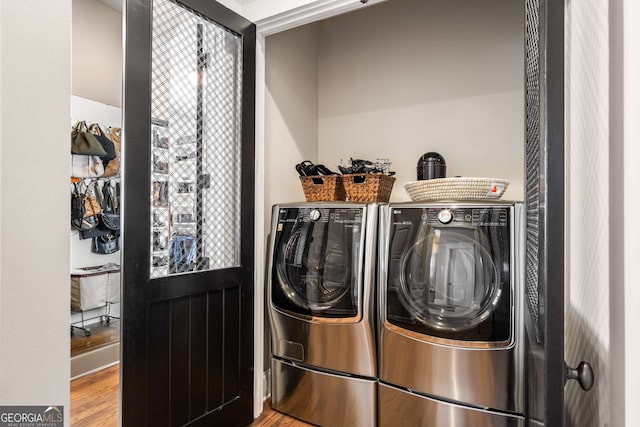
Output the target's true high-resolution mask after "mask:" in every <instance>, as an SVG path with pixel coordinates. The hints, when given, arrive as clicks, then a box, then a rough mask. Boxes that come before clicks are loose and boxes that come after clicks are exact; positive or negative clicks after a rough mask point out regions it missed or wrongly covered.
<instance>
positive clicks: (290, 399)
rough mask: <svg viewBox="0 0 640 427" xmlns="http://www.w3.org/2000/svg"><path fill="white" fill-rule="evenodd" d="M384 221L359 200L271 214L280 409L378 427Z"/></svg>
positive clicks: (275, 393)
mask: <svg viewBox="0 0 640 427" xmlns="http://www.w3.org/2000/svg"><path fill="white" fill-rule="evenodd" d="M377 214H378V206H377V205H365V204H353V203H303V204H287V205H276V206H274V207H273V212H272V232H271V238H270V252H269V253H270V254H271V255H270V256H269V264H268V280H267V292H268V301H269V307H268V312H269V319H270V324H271V354H272V358H271V368H272V371H271V374H272V393H271V402H272V406H273V408H274V409H276V410H278V411H281V412H284V413H286V414H289V415H292V416H294V417H296V418H299V419H302V420H304V421H307V422H310V423H312V424H317V425H326V424H327V423H330V424H331V425H332V426H366V427H370V426H374V425H376V422H377V421H376V393H377V379H376V376H377V352H376V328H375V323H374V322H375V318H376V310H375V307H374V301H375V298H374V297H375V293H374V291H373V288H372V286H373V283H374V277H375V270H376V267H375V259H376V240H377V235H376V231H377V230H376V229H377V220H378V216H377Z"/></svg>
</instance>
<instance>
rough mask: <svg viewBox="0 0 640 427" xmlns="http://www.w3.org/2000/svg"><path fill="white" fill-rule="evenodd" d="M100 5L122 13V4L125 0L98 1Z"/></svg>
mask: <svg viewBox="0 0 640 427" xmlns="http://www.w3.org/2000/svg"><path fill="white" fill-rule="evenodd" d="M98 1H99V2H100V3H102V4H105V5H107V6H109V7H110V8H111V9H115V10H117V11H118V12H120V13H122V4H123V3H124V0H98Z"/></svg>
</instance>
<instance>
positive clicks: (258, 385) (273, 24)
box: [254, 0, 567, 418]
mask: <svg viewBox="0 0 640 427" xmlns="http://www.w3.org/2000/svg"><path fill="white" fill-rule="evenodd" d="M383 1H391V0H369V1H367V0H361V1H360V2H356V1H354V0H322V1H316V2H313V3H311V4H307V5H304V6H300V7H297V8H294V9H292V10H289V11H285V12H282V13H279V14H276V15H273V16H270V17H267V18H264V19H260V20H256V21H255V24H256V120H255V123H256V152H255V159H256V163H255V174H256V175H255V176H256V185H255V206H256V207H257V210H256V215H255V221H256V222H255V248H254V250H255V284H256V286H255V295H254V301H255V313H254V323H255V324H254V334H255V343H254V344H255V347H254V349H255V354H254V368H255V372H254V416H255V417H257V416H258V415H260V413H261V412H262V407H263V402H264V399H265V398H266V397H267V395H268V385H269V382H270V380H269V379H268V378H267V377H266V375H265V372H264V363H263V360H264V351H265V348H268V347H266V346H268V345H269V343H265V342H264V308H265V290H264V287H265V268H266V264H265V261H266V260H265V253H266V244H267V242H266V233H268V230H266V229H265V214H264V202H265V199H264V194H265V188H264V182H265V161H264V159H265V102H266V91H267V88H266V81H265V78H266V63H265V47H266V37H267V36H270V35H273V34H277V33H280V32H283V31H286V30H290V29H292V28H295V27H298V26H301V25H305V24H309V23H312V22H315V21H319V20H322V19H328V18H331V17H334V16H337V15H341V14H344V13H347V12H351V11H354V10H356V9H359V8H362V7H369V6H372V5H375V4H378V3H382V2H383ZM524 1H525V0H523V2H524ZM566 2H567V0H560V1H555V0H549V3H550V5H549V8H550V9H553V10H550V11H549V12H553V11H557V10H558V9H557V8H562V9H564V8H565V7H566ZM365 3H366V4H365ZM550 16H551V18H552V19H551V20H550V22H548V23H547V24H548V25H549V26H551V31H549V32H550V33H551V34H553V35H557V34H560V33H562V34H563V38H562V43H560V44H554V49H553V50H552V51H551V52H548V55H549V57H548V58H547V61H548V63H549V65H551V67H552V68H556V69H557V68H558V67H560V68H562V69H563V70H564V49H563V46H564V34H565V33H566V28H565V21H564V13H563V14H562V15H561V16H562V18H561V19H553V17H554V15H553V14H552V13H550ZM523 67H524V64H523ZM559 85H560V86H561V87H559ZM547 88H548V89H549V90H551V92H552V95H551V97H552V99H549V100H547V101H548V102H549V103H550V104H551V105H547V107H548V108H550V109H549V110H547V111H545V112H546V114H547V116H546V118H549V117H551V118H552V120H553V118H554V117H558V116H561V117H563V120H562V126H558V124H557V123H553V124H551V125H550V126H549V128H548V129H547V131H548V132H549V134H547V135H546V137H547V138H550V139H552V140H554V141H558V140H561V141H563V144H561V146H558V145H557V144H555V145H553V147H552V149H553V150H554V152H555V153H556V154H558V156H550V159H549V160H550V163H548V164H547V171H548V172H549V175H550V176H551V177H552V178H554V179H552V180H551V182H552V183H555V184H560V185H555V186H552V187H553V191H552V194H551V198H552V199H551V200H549V202H550V203H551V204H552V208H551V211H553V214H554V215H557V214H560V213H561V212H562V217H563V219H564V198H565V189H564V187H565V182H564V173H565V167H564V155H563V153H564V145H565V144H564V71H562V72H561V73H560V74H558V75H557V76H556V79H552V80H550V81H548V83H547ZM553 89H557V91H556V92H554V91H553ZM558 187H560V188H558ZM547 215H549V211H547ZM548 231H549V235H550V236H555V237H558V239H554V238H553V237H552V238H551V239H550V240H554V242H550V241H547V244H548V246H547V249H548V250H550V252H551V254H550V255H554V256H556V255H557V256H560V258H553V257H551V256H549V257H548V259H560V260H562V261H560V262H558V263H548V264H547V265H546V266H545V267H546V268H547V271H546V273H547V274H548V275H549V278H550V279H551V281H553V282H556V283H560V284H562V283H563V280H564V249H565V242H564V222H563V221H562V222H561V224H560V225H559V226H558V224H556V226H552V227H551V229H550V230H548ZM551 243H561V244H560V245H557V246H554V245H553V244H551ZM554 251H555V252H554ZM550 292H551V293H553V296H552V297H551V303H552V304H553V305H554V307H553V308H551V307H549V309H550V310H557V308H558V305H560V306H562V308H563V307H564V286H556V287H551V288H550ZM547 296H549V295H547ZM558 297H560V298H558ZM563 313H564V309H563ZM552 320H554V322H552V323H551V325H549V327H551V328H552V327H553V326H552V325H556V326H557V325H558V324H562V325H563V326H564V322H563V319H562V318H561V319H556V318H553V319H552ZM557 320H560V321H561V322H560V323H556V322H555V321H557ZM550 350H551V352H552V353H553V356H554V357H555V358H559V357H561V358H562V360H563V361H564V346H562V347H561V348H557V347H555V346H554V347H553V348H551V349H550ZM560 368H561V366H560V365H554V366H553V367H552V368H551V369H550V372H547V373H546V379H547V380H551V381H553V382H555V383H556V384H559V381H561V380H562V381H564V372H563V371H562V372H560V371H561V369H560ZM562 389H563V388H562ZM558 410H559V408H557V407H554V408H550V411H551V412H552V413H551V414H549V415H551V417H552V418H556V417H560V416H561V415H560V414H559V413H557V411H558Z"/></svg>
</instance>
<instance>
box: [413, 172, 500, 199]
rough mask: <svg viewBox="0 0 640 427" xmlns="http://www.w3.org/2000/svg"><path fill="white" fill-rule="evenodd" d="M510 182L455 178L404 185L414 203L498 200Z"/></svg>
mask: <svg viewBox="0 0 640 427" xmlns="http://www.w3.org/2000/svg"><path fill="white" fill-rule="evenodd" d="M508 186H509V180H507V179H502V178H477V177H453V178H436V179H427V180H423V181H411V182H407V183H406V184H405V185H404V189H405V190H406V192H407V194H408V195H409V197H411V200H413V201H416V202H418V201H427V200H497V199H500V198H501V197H502V195H503V194H504V192H505V191H506V189H507V187H508Z"/></svg>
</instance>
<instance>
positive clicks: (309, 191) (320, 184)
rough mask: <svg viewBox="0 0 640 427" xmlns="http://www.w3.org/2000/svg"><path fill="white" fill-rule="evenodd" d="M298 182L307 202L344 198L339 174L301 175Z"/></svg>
mask: <svg viewBox="0 0 640 427" xmlns="http://www.w3.org/2000/svg"><path fill="white" fill-rule="evenodd" d="M300 183H301V184H302V190H303V191H304V197H305V198H306V199H307V202H330V201H334V200H344V199H345V193H344V187H343V186H342V178H341V177H340V175H322V176H320V175H318V176H301V177H300Z"/></svg>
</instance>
